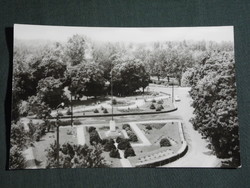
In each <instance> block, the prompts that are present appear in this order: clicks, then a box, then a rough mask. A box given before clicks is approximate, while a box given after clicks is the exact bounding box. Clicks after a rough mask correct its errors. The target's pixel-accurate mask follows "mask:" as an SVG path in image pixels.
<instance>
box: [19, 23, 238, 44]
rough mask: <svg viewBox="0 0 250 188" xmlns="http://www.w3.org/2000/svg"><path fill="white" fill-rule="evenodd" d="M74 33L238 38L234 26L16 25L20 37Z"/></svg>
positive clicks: (146, 38)
mask: <svg viewBox="0 0 250 188" xmlns="http://www.w3.org/2000/svg"><path fill="white" fill-rule="evenodd" d="M74 34H81V35H86V36H87V37H89V38H91V39H92V40H95V41H102V42H137V43H141V42H154V41H183V40H194V41H200V40H205V41H210V40H212V41H216V42H221V41H232V42H233V41H234V35H233V26H220V27H147V28H142V27H141V28H139V27H138V28H135V27H134V28H132V27H131V28H122V27H66V26H42V25H24V24H15V25H14V37H15V38H16V39H24V40H50V41H58V42H66V41H67V40H68V38H70V37H71V36H72V35H74Z"/></svg>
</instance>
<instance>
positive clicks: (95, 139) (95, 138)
mask: <svg viewBox="0 0 250 188" xmlns="http://www.w3.org/2000/svg"><path fill="white" fill-rule="evenodd" d="M89 140H90V144H91V145H93V144H98V143H101V142H102V140H101V138H100V136H99V134H98V132H97V131H96V130H93V131H91V132H90V133H89Z"/></svg>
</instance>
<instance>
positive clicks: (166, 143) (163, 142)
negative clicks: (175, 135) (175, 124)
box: [160, 138, 171, 147]
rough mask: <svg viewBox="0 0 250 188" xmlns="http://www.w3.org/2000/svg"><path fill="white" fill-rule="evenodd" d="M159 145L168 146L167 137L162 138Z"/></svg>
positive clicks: (169, 144)
mask: <svg viewBox="0 0 250 188" xmlns="http://www.w3.org/2000/svg"><path fill="white" fill-rule="evenodd" d="M160 146H161V147H168V146H171V143H170V141H169V140H168V139H167V138H163V139H161V141H160Z"/></svg>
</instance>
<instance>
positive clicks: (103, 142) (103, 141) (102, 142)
mask: <svg viewBox="0 0 250 188" xmlns="http://www.w3.org/2000/svg"><path fill="white" fill-rule="evenodd" d="M108 141H109V140H108V139H106V138H105V139H102V141H101V144H102V145H105V144H106V143H107V142H108Z"/></svg>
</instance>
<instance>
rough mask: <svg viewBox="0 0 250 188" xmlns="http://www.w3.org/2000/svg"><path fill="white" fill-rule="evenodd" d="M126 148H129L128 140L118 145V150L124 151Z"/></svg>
mask: <svg viewBox="0 0 250 188" xmlns="http://www.w3.org/2000/svg"><path fill="white" fill-rule="evenodd" d="M126 148H131V145H130V143H129V140H127V139H123V140H121V141H120V142H119V143H118V149H120V150H125V149H126Z"/></svg>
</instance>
